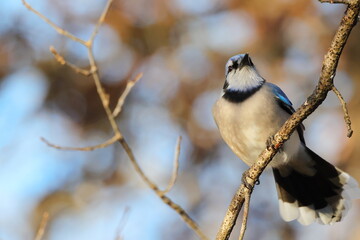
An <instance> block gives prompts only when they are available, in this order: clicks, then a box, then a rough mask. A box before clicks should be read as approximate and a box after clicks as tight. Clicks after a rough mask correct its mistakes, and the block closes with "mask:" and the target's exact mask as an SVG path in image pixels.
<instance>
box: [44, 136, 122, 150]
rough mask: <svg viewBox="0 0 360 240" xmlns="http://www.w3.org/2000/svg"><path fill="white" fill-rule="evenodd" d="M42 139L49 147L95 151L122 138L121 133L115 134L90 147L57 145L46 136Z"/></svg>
mask: <svg viewBox="0 0 360 240" xmlns="http://www.w3.org/2000/svg"><path fill="white" fill-rule="evenodd" d="M40 139H41V141H43V142H44V143H46V144H47V145H48V146H49V147H52V148H56V149H59V150H69V151H93V150H96V149H100V148H106V147H108V146H110V145H112V144H114V143H115V142H116V141H118V140H119V139H120V136H119V135H115V136H113V137H112V138H110V139H109V140H107V141H105V142H103V143H100V144H98V145H95V146H89V147H63V146H59V145H55V144H52V143H50V142H49V141H48V140H46V139H45V138H40Z"/></svg>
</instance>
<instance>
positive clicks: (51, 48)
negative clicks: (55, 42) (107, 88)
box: [49, 46, 91, 77]
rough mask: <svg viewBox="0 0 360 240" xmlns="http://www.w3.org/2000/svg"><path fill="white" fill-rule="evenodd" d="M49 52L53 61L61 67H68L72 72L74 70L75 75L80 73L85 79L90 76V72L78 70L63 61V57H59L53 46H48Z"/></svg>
mask: <svg viewBox="0 0 360 240" xmlns="http://www.w3.org/2000/svg"><path fill="white" fill-rule="evenodd" d="M49 50H50V52H51V53H52V54H53V55H54V57H55V60H56V61H57V62H58V63H60V64H61V65H66V66H68V67H70V68H71V69H72V70H74V71H75V72H76V73H80V74H82V75H84V76H86V77H88V76H89V75H90V74H91V71H89V70H86V69H82V68H79V67H78V66H76V65H74V64H72V63H70V62H68V61H66V60H65V58H64V57H63V56H61V55H60V54H59V53H58V52H57V51H56V49H55V48H54V46H50V49H49Z"/></svg>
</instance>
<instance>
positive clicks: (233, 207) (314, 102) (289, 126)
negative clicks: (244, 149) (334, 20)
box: [216, 1, 360, 240]
mask: <svg viewBox="0 0 360 240" xmlns="http://www.w3.org/2000/svg"><path fill="white" fill-rule="evenodd" d="M359 11H360V1H356V3H355V1H354V2H351V4H349V5H348V7H347V10H346V12H345V15H344V16H343V18H342V20H341V23H340V26H339V27H338V29H337V31H336V33H335V36H334V38H333V40H332V42H331V45H330V48H329V50H328V52H327V53H326V55H325V57H324V61H323V65H322V68H321V73H320V78H319V82H318V85H317V86H316V88H315V90H314V92H313V93H312V94H311V95H310V96H309V97H308V98H307V100H306V101H305V102H304V103H303V104H302V105H301V106H300V108H299V109H297V110H296V112H295V113H293V114H292V115H291V117H290V118H289V119H288V120H287V121H286V122H285V123H284V124H283V126H282V127H281V128H280V130H279V131H278V132H277V133H276V134H275V135H274V137H273V141H272V143H271V144H272V146H275V147H274V148H268V149H265V150H264V151H263V152H262V153H261V154H260V155H259V157H258V159H257V161H256V162H255V164H253V165H252V166H251V167H250V169H249V170H248V171H247V173H246V176H247V177H249V178H250V179H253V180H254V181H255V182H256V181H257V180H258V179H259V176H260V175H261V173H262V172H263V171H264V169H265V168H266V166H267V165H268V164H269V163H270V161H271V159H272V158H273V157H274V156H275V154H276V153H277V151H278V150H279V149H280V148H281V147H282V145H283V144H284V142H285V141H286V140H288V139H289V138H290V136H291V134H292V133H293V132H294V130H295V129H296V127H297V126H298V125H299V124H300V123H301V122H302V121H303V120H304V119H305V118H307V117H308V116H309V115H310V114H311V113H312V112H314V111H315V109H316V108H317V107H318V106H320V104H321V103H322V102H323V101H324V100H325V98H326V96H327V93H328V92H329V91H331V90H332V87H333V76H334V75H335V72H336V68H337V65H338V62H339V58H340V56H341V53H342V50H343V49H344V46H345V44H346V41H347V39H348V37H349V35H350V33H351V30H352V29H353V27H354V26H355V25H356V23H357V21H358V17H359ZM253 187H254V185H251V186H250V188H251V189H253ZM244 189H245V187H244V185H243V184H241V186H240V187H239V189H238V190H237V192H236V194H235V195H234V197H233V199H232V201H231V203H230V206H229V208H228V210H227V212H226V215H225V217H224V220H223V222H222V224H221V226H220V229H219V231H218V233H217V235H216V240H225V239H229V237H230V234H231V232H232V229H233V228H234V226H235V222H236V219H237V217H238V215H239V212H240V210H241V208H242V205H243V203H244V199H245V193H244Z"/></svg>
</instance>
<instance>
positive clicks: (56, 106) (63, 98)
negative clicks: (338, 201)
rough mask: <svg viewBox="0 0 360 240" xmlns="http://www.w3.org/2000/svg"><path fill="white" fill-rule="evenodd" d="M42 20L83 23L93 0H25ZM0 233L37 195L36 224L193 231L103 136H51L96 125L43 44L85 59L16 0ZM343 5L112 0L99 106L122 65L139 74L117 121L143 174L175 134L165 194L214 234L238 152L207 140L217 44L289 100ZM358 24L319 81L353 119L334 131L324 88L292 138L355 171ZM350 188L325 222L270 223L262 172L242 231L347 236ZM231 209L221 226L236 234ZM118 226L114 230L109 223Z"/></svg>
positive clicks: (75, 29)
mask: <svg viewBox="0 0 360 240" xmlns="http://www.w3.org/2000/svg"><path fill="white" fill-rule="evenodd" d="M29 3H30V4H31V5H32V6H33V7H34V8H35V9H37V10H38V11H40V12H42V13H44V14H45V15H46V16H48V17H49V18H50V19H51V20H53V21H54V22H55V23H57V24H58V25H60V26H61V27H63V28H64V29H66V30H68V31H70V32H72V33H73V34H75V35H76V36H78V37H81V38H84V39H87V38H88V37H89V36H90V34H91V31H92V29H93V26H94V24H95V23H96V21H97V19H98V17H99V15H100V13H101V11H102V9H103V7H104V6H105V3H106V2H105V0H62V1H55V0H31V1H29ZM0 6H1V7H0V15H1V16H2V17H1V20H0V131H1V135H0V149H1V157H0V239H1V240H27V239H34V236H35V234H36V231H37V229H38V227H39V222H40V219H41V216H42V214H43V213H44V211H47V212H48V213H49V214H50V218H49V222H48V226H47V228H46V232H45V235H44V239H51V240H60V239H61V240H64V239H79V240H80V239H94V240H96V239H99V240H100V239H101V240H105V239H109V240H110V239H125V240H135V239H136V240H138V239H144V240H147V239H148V240H153V239H175V240H177V239H179V240H180V239H197V237H196V235H195V234H194V233H193V232H192V230H190V229H189V228H188V227H187V226H186V225H185V223H183V222H182V220H181V219H180V217H179V216H178V215H177V214H176V213H175V212H174V211H173V210H172V209H170V208H169V207H168V206H167V205H165V204H164V203H163V202H162V201H161V200H160V199H159V198H158V197H157V196H156V195H155V194H154V193H153V192H152V191H151V190H150V189H149V188H148V187H146V185H145V184H144V183H143V182H142V181H141V179H140V178H139V176H138V175H137V174H136V173H135V171H134V169H133V167H132V165H130V163H129V160H128V158H127V156H126V155H125V154H124V151H123V150H122V148H121V147H120V146H119V144H114V145H113V146H110V147H107V148H105V149H101V150H96V151H93V152H74V151H59V150H56V149H53V148H50V147H48V146H46V145H45V144H44V143H43V142H41V141H40V137H45V138H46V139H48V140H49V141H50V142H53V143H55V144H58V145H63V146H74V147H75V146H76V147H81V146H88V145H95V144H98V143H100V142H103V141H104V140H107V139H108V138H110V137H111V136H112V132H111V129H110V125H109V123H108V121H107V119H106V116H105V113H104V110H103V109H102V107H101V103H100V100H99V98H98V96H97V93H96V89H95V86H94V83H93V81H92V79H91V78H86V77H84V76H81V75H79V74H75V73H74V72H73V71H72V70H71V69H69V68H68V67H66V66H61V65H60V64H58V63H57V62H56V61H55V60H54V58H53V56H52V54H51V53H50V52H49V46H50V45H54V46H55V48H56V49H57V50H58V51H59V52H60V53H61V54H62V55H63V56H64V57H65V58H66V59H67V60H68V61H70V62H72V63H74V64H76V65H78V66H80V67H84V68H86V67H88V60H87V53H86V49H85V48H84V47H83V46H81V45H80V44H78V43H75V42H73V41H71V40H69V39H67V38H65V37H63V36H60V35H58V34H57V33H56V32H55V31H54V29H52V28H51V27H50V26H49V25H47V24H45V23H44V22H43V21H42V20H41V19H40V18H39V17H38V16H35V15H34V14H33V13H31V12H29V11H27V9H26V8H25V7H24V6H23V5H22V4H21V1H20V0H16V1H15V0H13V1H1V3H0ZM344 10H345V8H344V6H342V5H330V4H320V3H318V2H317V1H315V0H313V1H310V0H307V1H287V0H275V1H259V0H255V1H235V0H207V1H205V0H197V1H193V0H132V1H126V0H115V1H114V3H113V5H112V7H111V9H110V11H109V14H108V16H107V18H106V20H105V24H104V25H103V26H102V27H101V29H100V32H99V35H98V37H97V39H96V41H95V46H94V50H95V57H96V60H97V62H98V64H99V67H100V73H101V78H102V83H103V84H104V87H105V89H106V91H107V92H108V93H109V94H110V96H111V99H110V100H111V106H112V107H113V106H115V104H116V101H117V98H118V97H119V96H120V94H121V93H122V91H123V90H124V88H125V85H126V81H127V80H128V79H129V78H131V77H133V76H135V75H136V74H137V73H139V72H143V73H144V77H143V78H142V79H141V80H140V82H139V83H138V84H137V85H136V86H135V87H134V89H133V91H132V92H131V94H130V96H129V97H128V99H127V101H126V103H125V106H124V109H123V112H122V113H121V115H120V116H119V117H118V124H119V126H120V128H121V130H122V131H123V133H124V135H125V138H126V139H127V140H128V142H129V144H130V146H131V147H132V149H133V151H134V153H135V155H136V157H137V159H138V161H139V163H140V165H141V166H142V168H143V170H144V171H145V172H146V174H147V175H148V176H149V177H150V178H151V179H152V180H154V181H155V182H156V183H157V184H158V185H159V186H160V187H163V188H164V187H165V186H166V185H167V182H168V180H169V178H170V176H171V172H172V161H173V155H174V151H175V143H176V139H177V137H178V136H179V135H181V136H182V137H183V142H182V147H181V154H180V172H179V177H178V181H177V183H176V185H175V187H174V189H173V190H172V191H171V192H170V194H169V195H170V197H171V198H172V199H173V200H174V201H175V202H176V203H178V204H180V205H181V206H183V207H184V208H185V209H186V210H187V211H188V213H189V214H190V215H191V216H192V217H193V218H194V219H195V220H196V221H197V222H198V223H199V225H200V226H201V228H202V230H203V231H204V232H205V233H206V234H207V235H208V236H209V238H210V239H214V237H215V234H216V232H217V229H218V227H219V225H220V223H221V221H222V219H223V217H224V214H225V211H226V209H227V207H228V204H229V202H230V200H231V198H232V196H233V193H234V192H235V190H236V189H237V187H238V185H239V184H240V181H241V175H242V172H243V171H244V170H246V168H247V166H246V165H245V164H243V163H242V162H241V161H240V160H239V159H237V158H236V157H235V156H234V154H233V153H232V152H231V151H230V149H229V148H228V147H227V146H226V145H225V144H224V142H223V141H222V140H221V138H220V136H219V133H218V131H217V128H216V126H215V123H214V121H213V118H212V114H211V107H212V105H213V103H214V102H215V100H216V99H217V97H218V96H219V94H220V91H221V87H222V85H223V82H224V66H225V63H226V61H227V59H228V58H229V57H231V56H232V55H236V54H238V53H245V52H248V53H250V55H251V57H252V59H253V61H254V63H255V64H256V66H257V68H258V70H259V71H260V73H261V74H262V75H263V77H264V78H265V79H267V80H268V81H271V82H274V83H276V84H278V85H279V86H280V87H281V88H282V89H283V90H284V91H285V92H286V93H287V95H288V96H289V97H290V99H291V100H292V102H293V104H294V107H295V108H297V107H298V106H299V105H300V104H301V103H302V102H303V101H304V100H305V99H306V97H307V96H308V95H309V94H310V93H311V92H312V91H313V89H314V86H315V84H316V82H317V81H318V77H319V72H320V69H321V63H322V59H323V55H324V54H325V52H326V51H327V49H328V47H329V44H330V41H331V39H332V36H333V34H334V32H335V30H336V28H337V26H338V23H339V22H340V19H341V16H342V15H343V13H344ZM359 41H360V31H359V26H357V27H355V29H354V30H353V32H352V34H351V36H350V39H349V41H348V44H347V45H346V48H345V49H344V52H343V55H342V56H341V59H340V64H339V67H338V70H337V75H336V78H335V84H336V86H337V87H338V89H339V90H340V91H341V92H342V94H343V95H344V97H345V99H346V101H347V102H348V106H349V111H350V116H351V119H352V122H353V129H354V134H353V137H352V138H351V139H348V138H347V137H346V132H347V131H346V126H345V124H344V121H343V114H342V111H341V106H340V104H339V102H338V100H337V98H336V96H335V95H334V94H333V93H329V96H328V98H327V99H326V101H325V102H324V103H323V104H322V105H321V106H320V108H319V109H318V110H317V111H316V112H315V113H314V114H312V115H311V116H310V117H309V118H308V119H307V120H306V121H305V126H306V131H305V137H306V140H307V144H308V146H310V148H312V149H313V150H314V151H315V152H317V153H318V154H319V155H321V156H322V157H324V158H325V159H327V160H328V161H330V162H332V163H334V164H336V165H337V166H339V167H340V168H342V169H344V170H346V171H348V172H349V173H350V174H352V175H353V176H354V177H355V178H356V179H357V180H360V161H358V160H359V159H360V146H359V142H360V132H359V128H360V111H359V109H360V94H359V92H360V68H359V62H360V45H359V44H358V43H359ZM359 204H360V201H354V203H353V208H352V210H351V211H350V212H349V213H348V216H347V217H346V218H345V219H344V221H343V222H341V223H337V224H335V225H334V226H331V227H330V226H322V225H319V224H313V225H311V226H307V227H304V226H301V225H300V224H299V223H297V222H290V223H285V222H284V221H283V220H282V219H281V218H280V215H279V211H278V201H277V195H276V190H275V185H274V181H273V177H272V173H271V172H268V173H264V174H263V175H262V176H261V184H260V185H258V186H256V188H255V191H254V194H253V197H252V200H251V206H250V207H251V210H250V217H249V223H248V230H247V233H246V238H247V239H266V240H268V239H299V240H303V239H304V240H305V239H330V240H335V239H360V208H359ZM238 232H239V224H238V225H237V228H236V229H235V230H234V232H233V236H232V239H237V236H238ZM117 237H118V238H117Z"/></svg>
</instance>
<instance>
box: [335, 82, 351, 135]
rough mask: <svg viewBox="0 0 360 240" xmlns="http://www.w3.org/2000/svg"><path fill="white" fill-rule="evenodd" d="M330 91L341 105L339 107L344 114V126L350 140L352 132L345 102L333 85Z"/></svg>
mask: <svg viewBox="0 0 360 240" xmlns="http://www.w3.org/2000/svg"><path fill="white" fill-rule="evenodd" d="M331 90H332V91H333V92H334V93H335V94H336V96H337V97H338V99H339V101H340V103H341V106H342V109H343V112H344V120H345V124H346V127H347V130H348V133H347V137H348V138H350V137H351V136H352V134H353V130H352V129H351V120H350V116H349V111H348V109H347V107H346V102H345V100H344V98H343V96H342V95H341V93H340V91H339V90H338V89H337V88H336V87H335V85H333V86H332V89H331Z"/></svg>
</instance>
